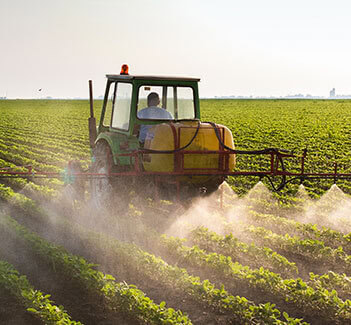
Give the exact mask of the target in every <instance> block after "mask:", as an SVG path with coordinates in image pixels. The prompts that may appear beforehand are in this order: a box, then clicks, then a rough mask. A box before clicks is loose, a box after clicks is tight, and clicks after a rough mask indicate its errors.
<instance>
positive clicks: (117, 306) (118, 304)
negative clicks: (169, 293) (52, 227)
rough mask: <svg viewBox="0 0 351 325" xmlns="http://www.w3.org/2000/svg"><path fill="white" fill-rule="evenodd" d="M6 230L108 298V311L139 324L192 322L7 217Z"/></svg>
mask: <svg viewBox="0 0 351 325" xmlns="http://www.w3.org/2000/svg"><path fill="white" fill-rule="evenodd" d="M0 225H1V227H2V230H3V231H5V232H6V233H7V234H10V235H13V236H15V238H16V240H18V241H23V242H25V243H26V245H28V246H30V247H32V249H33V250H34V251H35V252H36V253H37V254H39V255H40V256H42V257H43V258H44V259H46V260H47V261H48V262H50V264H52V266H53V267H54V269H55V270H57V269H60V270H61V271H62V272H64V273H65V274H67V275H70V276H71V277H74V278H75V279H76V280H77V281H79V282H80V283H81V284H82V285H83V286H84V287H85V288H86V289H87V290H88V291H90V292H92V293H93V294H95V295H100V296H102V297H103V298H104V300H105V303H106V307H107V308H109V309H110V310H111V311H114V312H122V313H125V314H128V315H129V317H131V318H133V319H137V320H138V321H139V322H147V323H152V324H163V323H168V324H190V323H191V322H190V321H189V320H188V318H187V317H186V316H185V315H183V314H182V313H181V312H180V311H177V312H176V311H174V310H173V309H171V308H169V309H167V308H165V306H164V304H160V305H157V304H155V303H154V302H153V301H152V300H151V299H150V298H148V297H146V296H145V295H144V293H143V292H142V291H140V290H138V289H137V288H136V287H135V286H133V285H128V284H126V283H117V282H115V279H114V277H112V276H111V275H108V274H104V273H102V272H99V271H97V270H95V269H94V265H93V264H89V263H88V262H86V261H85V260H84V259H83V258H82V257H79V256H75V255H71V254H69V253H68V252H67V251H65V250H64V249H63V248H62V247H58V246H55V245H53V244H50V243H48V242H46V241H45V240H43V239H42V238H40V237H38V236H37V235H35V234H34V233H31V232H29V231H28V230H27V229H26V228H25V227H23V226H21V225H20V224H18V223H17V222H16V221H15V220H14V219H12V218H10V217H6V216H2V217H1V218H0Z"/></svg>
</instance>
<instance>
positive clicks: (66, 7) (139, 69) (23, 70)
mask: <svg viewBox="0 0 351 325" xmlns="http://www.w3.org/2000/svg"><path fill="white" fill-rule="evenodd" d="M350 12H351V2H350V1H347V0H334V1H325V0H319V1H318V0H294V1H291V0H285V1H282V0H265V1H262V0H246V1H243V0H240V1H237V0H217V1H214V0H177V1H174V0H126V1H122V0H0V58H1V60H0V97H1V96H7V97H8V98H42V97H46V96H51V97H55V98H75V97H88V80H89V79H92V80H93V83H94V95H95V96H100V95H103V93H104V87H105V83H106V77H105V75H106V74H113V73H117V74H118V73H119V71H120V67H121V65H122V64H124V63H126V64H128V65H129V72H130V74H136V75H142V74H147V75H175V76H191V77H199V78H201V82H200V85H199V87H200V96H202V97H212V96H255V97H256V96H277V97H279V96H285V95H289V94H297V93H302V94H312V95H316V96H326V97H327V96H328V95H329V91H330V90H331V89H332V88H334V87H335V88H336V93H337V94H351V82H350V79H351V42H350V33H351V19H350V18H349V17H350ZM39 89H42V90H41V91H39Z"/></svg>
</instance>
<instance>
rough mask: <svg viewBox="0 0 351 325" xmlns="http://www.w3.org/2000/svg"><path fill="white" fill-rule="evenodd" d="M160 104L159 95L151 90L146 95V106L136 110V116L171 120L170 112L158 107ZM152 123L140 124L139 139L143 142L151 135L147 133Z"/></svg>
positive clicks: (149, 138)
mask: <svg viewBox="0 0 351 325" xmlns="http://www.w3.org/2000/svg"><path fill="white" fill-rule="evenodd" d="M159 104H160V97H159V96H158V94H157V93H155V92H152V93H150V94H149V95H148V96H147V105H148V107H146V108H143V109H142V110H140V111H139V112H138V118H140V119H151V120H173V116H172V114H171V113H170V112H168V111H166V110H165V109H164V108H161V107H158V105H159ZM151 127H152V125H141V126H140V133H139V141H140V142H141V143H142V144H143V143H144V142H145V140H146V139H147V140H151V138H152V135H150V134H147V133H148V130H149V129H150V128H151Z"/></svg>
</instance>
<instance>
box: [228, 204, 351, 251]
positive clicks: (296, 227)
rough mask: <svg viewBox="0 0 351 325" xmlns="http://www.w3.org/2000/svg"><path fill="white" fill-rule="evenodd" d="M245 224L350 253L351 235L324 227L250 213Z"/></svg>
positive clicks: (232, 227)
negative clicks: (339, 248) (310, 240)
mask: <svg viewBox="0 0 351 325" xmlns="http://www.w3.org/2000/svg"><path fill="white" fill-rule="evenodd" d="M246 218H247V222H249V223H251V224H254V225H259V226H262V227H264V228H267V229H270V230H272V231H274V232H275V233H277V234H280V235H285V234H287V233H289V234H290V235H292V236H301V237H303V238H306V237H307V239H312V240H319V241H323V242H324V244H325V245H327V246H330V247H333V248H338V247H340V246H341V247H342V248H343V250H344V251H345V252H347V253H349V252H351V233H349V234H347V235H344V234H342V233H341V232H339V231H336V230H332V229H330V228H326V227H317V225H315V224H311V223H302V222H299V221H296V220H293V219H288V218H284V217H279V216H276V215H272V214H265V213H258V212H255V211H252V210H251V211H250V212H249V213H248V214H247V215H246ZM235 227H237V224H229V225H228V226H227V230H229V231H230V230H231V229H235Z"/></svg>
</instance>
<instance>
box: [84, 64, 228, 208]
mask: <svg viewBox="0 0 351 325" xmlns="http://www.w3.org/2000/svg"><path fill="white" fill-rule="evenodd" d="M199 80H200V79H197V78H187V77H185V78H183V77H160V76H136V75H129V74H128V66H126V65H123V66H122V71H121V73H120V74H118V75H117V74H111V75H107V85H106V91H105V96H104V101H103V107H102V112H101V117H100V121H99V123H98V126H97V128H96V122H95V118H94V113H93V107H92V90H91V87H90V103H91V104H90V108H91V117H90V119H89V133H90V145H91V147H92V153H93V157H92V161H93V163H92V167H91V173H92V174H93V177H92V180H91V195H92V200H93V202H94V203H95V205H96V206H97V207H105V206H106V204H108V203H107V202H116V201H124V200H127V198H126V197H125V196H126V195H127V193H128V192H130V189H134V190H136V191H139V192H140V193H143V194H145V195H148V194H150V195H154V196H156V197H161V196H165V198H168V199H173V198H174V199H177V198H178V199H181V200H182V199H186V198H190V197H193V196H194V195H197V194H198V193H200V192H205V193H211V192H213V191H215V190H216V189H217V188H218V186H219V185H220V184H221V183H222V182H223V181H224V179H225V178H226V176H227V175H228V174H229V173H231V172H232V170H233V168H234V165H235V154H234V144H233V137H232V133H231V132H230V131H229V129H228V128H226V127H224V126H221V125H216V124H214V123H211V122H201V121H200V101H199V91H198V82H199ZM90 86H91V83H90ZM230 150H232V152H231V151H230ZM94 175H95V176H94Z"/></svg>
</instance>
